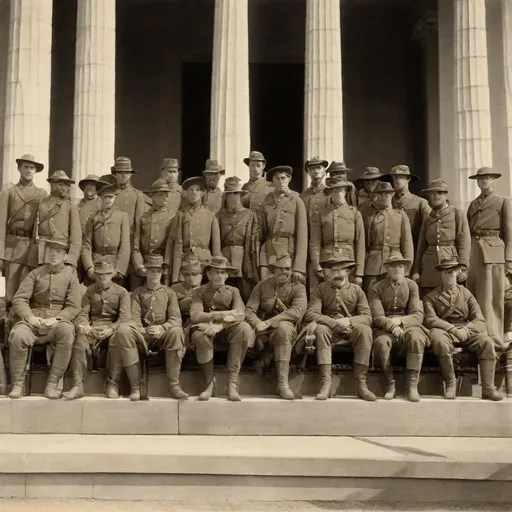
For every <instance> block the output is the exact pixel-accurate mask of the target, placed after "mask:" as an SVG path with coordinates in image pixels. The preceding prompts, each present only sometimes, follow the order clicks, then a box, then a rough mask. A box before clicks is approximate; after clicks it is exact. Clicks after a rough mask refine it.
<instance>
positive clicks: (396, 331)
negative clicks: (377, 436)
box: [368, 252, 428, 402]
mask: <svg viewBox="0 0 512 512" xmlns="http://www.w3.org/2000/svg"><path fill="white" fill-rule="evenodd" d="M410 265H411V262H410V261H409V260H406V259H405V258H404V257H403V256H402V254H401V253H400V252H392V253H391V254H390V255H389V257H388V259H387V260H385V261H384V266H385V268H386V277H385V279H384V280H382V281H379V282H378V283H375V284H374V285H373V287H372V289H371V290H370V294H369V296H368V302H369V303H370V309H371V311H372V316H373V353H374V354H375V357H376V359H377V360H378V362H379V363H380V365H381V366H382V370H383V372H384V376H385V377H386V381H387V391H386V394H385V395H384V398H385V399H386V400H392V399H393V398H395V379H394V378H393V369H392V368H391V349H392V348H394V349H397V351H398V352H399V353H400V354H405V356H406V368H407V385H406V389H405V396H406V398H407V399H408V400H409V401H411V402H419V401H420V395H419V393H418V378H419V374H420V371H421V363H422V361H423V352H424V351H425V347H426V346H428V336H427V334H426V332H425V330H424V328H422V323H423V316H424V315H423V303H422V302H421V300H420V295H419V289H418V285H417V284H416V283H415V282H414V281H413V280H412V279H408V278H407V277H405V273H406V270H407V269H408V268H409V266H410Z"/></svg>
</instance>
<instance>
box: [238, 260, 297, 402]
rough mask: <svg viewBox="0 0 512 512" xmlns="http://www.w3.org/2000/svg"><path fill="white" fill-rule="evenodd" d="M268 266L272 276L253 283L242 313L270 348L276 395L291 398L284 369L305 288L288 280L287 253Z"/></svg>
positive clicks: (265, 346) (289, 276) (288, 263)
mask: <svg viewBox="0 0 512 512" xmlns="http://www.w3.org/2000/svg"><path fill="white" fill-rule="evenodd" d="M268 269H269V270H270V271H271V272H273V273H274V277H271V278H269V279H266V280H265V281H261V282H259V283H258V284H257V285H256V287H255V288H254V290H253V291H252V293H251V296H250V297H249V300H248V302H247V307H246V308H245V316H246V319H247V322H248V323H249V324H250V325H251V327H252V328H253V329H254V330H255V331H256V337H257V338H258V340H261V342H262V345H263V348H264V349H265V348H267V349H268V345H270V346H271V347H272V346H273V347H274V359H275V362H276V371H277V387H278V394H279V396H281V398H284V399H286V400H293V399H294V398H295V395H294V394H293V392H292V390H291V389H290V386H289V385H288V372H289V369H290V356H291V353H292V345H293V343H294V341H295V336H296V335H297V331H296V325H297V323H298V322H300V320H301V319H302V316H303V315H304V312H305V311H306V307H307V298H306V288H305V286H304V285H303V284H300V283H297V284H293V283H292V282H291V277H292V260H291V258H290V256H282V257H281V258H279V259H276V257H275V256H274V257H272V258H271V259H270V261H269V263H268Z"/></svg>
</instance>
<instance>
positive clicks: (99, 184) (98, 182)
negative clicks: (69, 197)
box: [78, 179, 105, 191]
mask: <svg viewBox="0 0 512 512" xmlns="http://www.w3.org/2000/svg"><path fill="white" fill-rule="evenodd" d="M87 183H94V185H96V190H98V188H100V187H103V186H105V185H103V183H105V182H104V181H102V182H100V181H99V180H90V179H89V180H88V179H83V180H80V181H79V182H78V188H79V189H80V190H82V191H83V190H84V187H85V185H87Z"/></svg>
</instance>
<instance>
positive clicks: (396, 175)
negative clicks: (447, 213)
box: [381, 165, 430, 247]
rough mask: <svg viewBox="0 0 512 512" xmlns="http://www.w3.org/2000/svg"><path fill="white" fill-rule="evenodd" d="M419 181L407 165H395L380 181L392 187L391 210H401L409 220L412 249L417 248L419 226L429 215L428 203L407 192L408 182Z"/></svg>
mask: <svg viewBox="0 0 512 512" xmlns="http://www.w3.org/2000/svg"><path fill="white" fill-rule="evenodd" d="M419 179H420V178H419V177H418V176H416V175H415V174H411V171H410V169H409V167H408V166H407V165H397V166H395V167H393V169H391V172H390V173H389V174H385V175H384V176H382V178H381V180H382V181H387V182H389V183H391V185H392V186H393V189H394V191H395V196H394V197H393V208H395V209H397V210H403V211H404V212H405V213H406V214H407V217H408V218H409V222H410V223H411V233H412V242H413V244H414V247H417V246H418V239H419V237H420V229H421V226H422V225H423V221H424V220H425V219H426V218H427V217H428V214H429V213H430V206H429V205H428V201H427V200H426V199H423V198H422V197H419V196H416V195H414V194H411V193H410V192H409V182H410V181H411V180H419Z"/></svg>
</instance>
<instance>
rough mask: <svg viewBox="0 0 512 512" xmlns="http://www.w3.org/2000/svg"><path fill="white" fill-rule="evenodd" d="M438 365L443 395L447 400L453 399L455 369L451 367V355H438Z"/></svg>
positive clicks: (454, 395) (455, 394) (454, 393)
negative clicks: (442, 383)
mask: <svg viewBox="0 0 512 512" xmlns="http://www.w3.org/2000/svg"><path fill="white" fill-rule="evenodd" d="M439 367H440V368H441V375H442V377H443V381H444V397H445V398H446V399H447V400H455V398H456V396H457V391H456V383H457V380H456V379H455V370H454V369H453V360H452V356H451V355H450V356H440V357H439Z"/></svg>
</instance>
